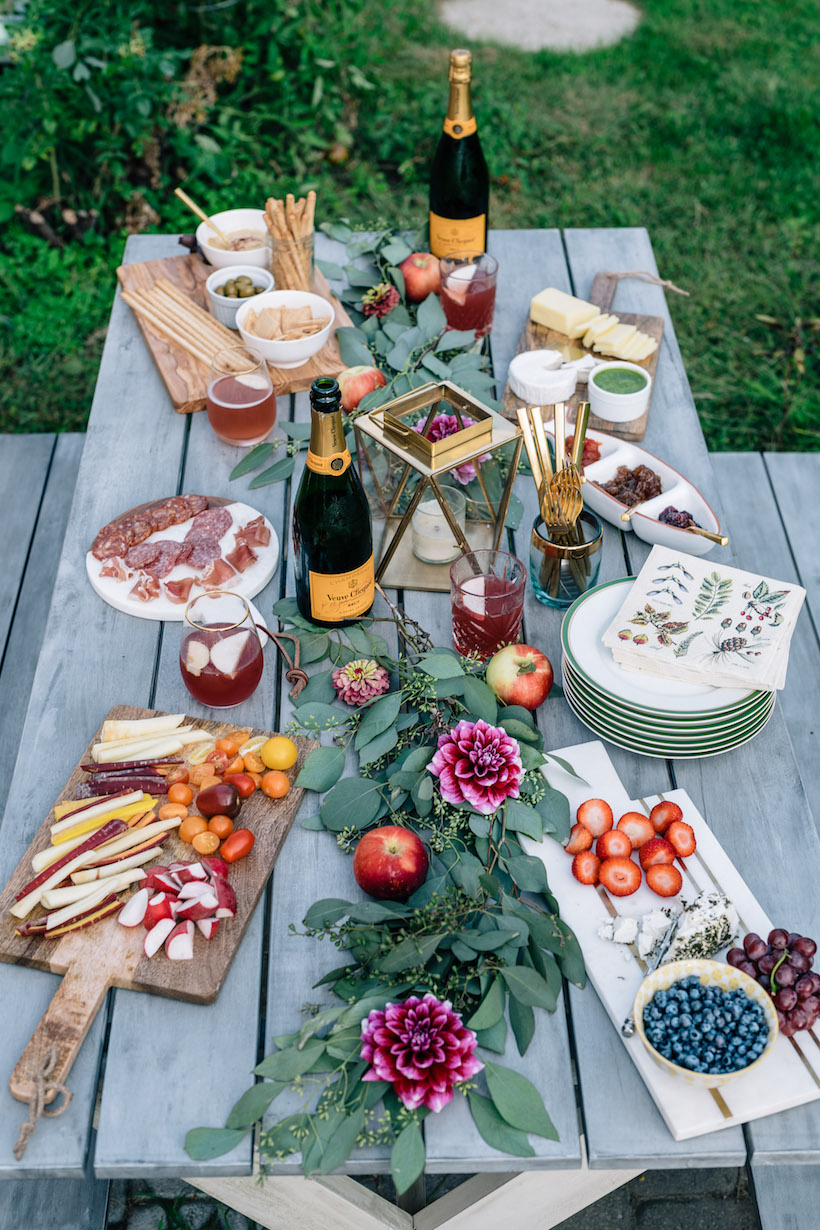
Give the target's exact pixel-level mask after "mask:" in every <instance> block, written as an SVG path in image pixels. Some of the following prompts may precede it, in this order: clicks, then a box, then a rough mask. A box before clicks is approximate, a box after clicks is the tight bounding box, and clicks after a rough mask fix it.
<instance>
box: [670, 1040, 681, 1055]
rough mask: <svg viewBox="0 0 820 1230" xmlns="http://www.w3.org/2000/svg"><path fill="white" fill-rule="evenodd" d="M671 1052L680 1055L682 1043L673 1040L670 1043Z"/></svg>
mask: <svg viewBox="0 0 820 1230" xmlns="http://www.w3.org/2000/svg"><path fill="white" fill-rule="evenodd" d="M672 1053H673V1055H682V1054H683V1043H682V1042H673V1043H672Z"/></svg>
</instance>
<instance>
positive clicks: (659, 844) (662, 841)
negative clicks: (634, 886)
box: [615, 829, 677, 871]
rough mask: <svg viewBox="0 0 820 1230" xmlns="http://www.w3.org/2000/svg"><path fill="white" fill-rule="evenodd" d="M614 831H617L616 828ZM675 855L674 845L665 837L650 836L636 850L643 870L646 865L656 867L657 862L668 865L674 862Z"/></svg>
mask: <svg viewBox="0 0 820 1230" xmlns="http://www.w3.org/2000/svg"><path fill="white" fill-rule="evenodd" d="M615 831H616V833H617V831H618V830H617V829H616V830H615ZM676 857H677V855H676V854H675V847H674V846H672V845H670V844H669V842H668V841H667V840H666V838H665V837H650V839H649V841H645V842H644V843H643V845H642V846H641V848H640V850H639V851H638V858H639V859H640V860H641V866H642V867H643V869H644V871H646V869H647V867H656V866H657V865H658V864H659V863H666V864H667V866H668V865H670V864H671V863H674V861H675V859H676Z"/></svg>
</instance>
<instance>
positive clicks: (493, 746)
mask: <svg viewBox="0 0 820 1230" xmlns="http://www.w3.org/2000/svg"><path fill="white" fill-rule="evenodd" d="M427 768H428V769H429V770H430V772H431V773H432V774H433V775H434V776H435V777H437V778H438V779H439V785H440V787H441V794H442V797H443V798H444V799H446V800H447V802H448V803H469V804H470V806H471V807H473V808H474V809H475V810H476V811H478V812H481V814H482V816H491V815H492V814H493V812H494V811H495V810H496V809H497V808H498V807H500V806H501V804H502V803H503V802H504V800H505V799H517V798H518V795H519V789H518V787H519V784H520V782H521V776H522V774H523V768H522V765H521V750H520V748H519V746H518V744H517V743H516V741H515V739H513V738H512V737H511V736H510V735H508V734H507V732H506V730H502V729H501V727H500V726H488V725H487V723H486V722H484V721H482V720H481V719H480V718H479V720H478V721H477V722H459V724H458V726H456V728H455V729H454V730H451V731H448V732H447V733H446V734H443V735H440V736H439V741H438V749H437V750H436V754H435V755H434V756H433V759H432V760H431V761H430V763H429V764H428V766H427Z"/></svg>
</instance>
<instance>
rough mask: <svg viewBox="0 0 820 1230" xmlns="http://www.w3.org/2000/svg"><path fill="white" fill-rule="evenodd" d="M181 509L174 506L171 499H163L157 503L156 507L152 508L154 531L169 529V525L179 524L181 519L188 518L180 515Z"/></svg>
mask: <svg viewBox="0 0 820 1230" xmlns="http://www.w3.org/2000/svg"><path fill="white" fill-rule="evenodd" d="M180 511H181V510H180V509H179V508H176V507H174V505H173V504H172V503H171V501H170V500H163V501H162V503H161V504H157V506H156V508H152V509H151V519H152V521H153V522H154V531H155V532H156V531H157V530H167V529H168V526H169V525H178V524H179V522H180V520H183V521H184V520H187V518H185V517H181V516H180Z"/></svg>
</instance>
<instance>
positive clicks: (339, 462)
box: [305, 448, 350, 477]
mask: <svg viewBox="0 0 820 1230" xmlns="http://www.w3.org/2000/svg"><path fill="white" fill-rule="evenodd" d="M305 465H306V466H307V468H308V469H309V470H313V472H314V474H335V475H336V476H337V477H338V475H340V474H344V472H345V470H347V469H348V467H349V466H350V449H349V448H346V449H344V451H343V452H341V453H331V454H330V456H326V457H319V456H318V455H317V454H316V453H311V451H310V449H308V455H307V457H306V459H305Z"/></svg>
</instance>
